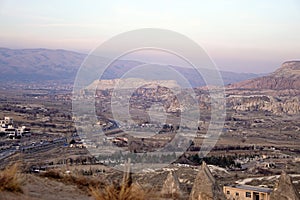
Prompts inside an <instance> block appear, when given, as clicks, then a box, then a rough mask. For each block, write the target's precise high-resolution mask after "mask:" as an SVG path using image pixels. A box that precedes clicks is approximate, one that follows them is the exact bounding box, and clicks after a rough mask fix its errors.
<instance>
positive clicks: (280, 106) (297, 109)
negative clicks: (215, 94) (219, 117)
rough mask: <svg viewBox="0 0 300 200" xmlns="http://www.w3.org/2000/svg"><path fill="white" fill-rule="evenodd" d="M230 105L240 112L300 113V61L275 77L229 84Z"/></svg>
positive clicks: (279, 70) (285, 64)
mask: <svg viewBox="0 0 300 200" xmlns="http://www.w3.org/2000/svg"><path fill="white" fill-rule="evenodd" d="M226 89H227V94H228V95H227V96H228V98H227V103H228V106H229V107H231V108H232V109H234V110H237V111H267V112H271V113H273V114H276V115H282V114H289V115H295V114H299V113H300V98H299V96H300V61H288V62H285V63H283V64H282V66H281V67H280V68H279V69H278V70H276V71H275V72H273V73H272V74H270V75H268V76H264V77H260V78H255V79H252V80H247V81H243V82H240V83H236V84H232V85H229V86H228V87H227V88H226Z"/></svg>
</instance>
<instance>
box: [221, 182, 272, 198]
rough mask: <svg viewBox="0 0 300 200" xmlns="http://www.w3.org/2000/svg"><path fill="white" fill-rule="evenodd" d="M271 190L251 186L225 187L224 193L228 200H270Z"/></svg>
mask: <svg viewBox="0 0 300 200" xmlns="http://www.w3.org/2000/svg"><path fill="white" fill-rule="evenodd" d="M272 191H273V190H272V189H271V188H264V187H256V186H250V185H233V186H224V187H223V192H224V194H225V196H226V199H228V200H270V194H271V192H272Z"/></svg>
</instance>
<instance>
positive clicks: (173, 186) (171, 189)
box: [161, 171, 181, 198]
mask: <svg viewBox="0 0 300 200" xmlns="http://www.w3.org/2000/svg"><path fill="white" fill-rule="evenodd" d="M161 194H162V196H163V197H170V198H175V197H179V196H180V195H181V191H180V186H179V180H178V177H177V176H176V174H175V173H174V172H173V171H170V172H169V174H168V176H167V179H166V180H165V182H164V184H163V187H162V190H161Z"/></svg>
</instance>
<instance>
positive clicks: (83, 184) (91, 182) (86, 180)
mask: <svg viewBox="0 0 300 200" xmlns="http://www.w3.org/2000/svg"><path fill="white" fill-rule="evenodd" d="M40 176H43V177H47V178H51V179H55V180H57V181H60V182H63V183H65V184H72V185H76V186H77V187H78V188H79V189H81V190H83V191H86V192H89V188H90V187H99V186H100V185H103V183H102V182H101V181H99V180H96V179H94V178H92V177H85V176H82V175H72V174H63V173H61V172H60V171H59V170H56V169H51V170H49V171H46V172H44V173H41V174H40Z"/></svg>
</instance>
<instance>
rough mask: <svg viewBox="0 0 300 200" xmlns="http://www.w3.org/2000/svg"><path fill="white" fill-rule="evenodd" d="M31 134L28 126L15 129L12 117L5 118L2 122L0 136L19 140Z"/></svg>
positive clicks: (0, 122) (0, 123) (0, 121)
mask: <svg viewBox="0 0 300 200" xmlns="http://www.w3.org/2000/svg"><path fill="white" fill-rule="evenodd" d="M30 134H31V133H30V128H27V127H26V126H21V127H14V120H13V118H11V117H4V119H1V120H0V136H6V137H8V138H11V139H17V138H21V137H22V136H25V135H26V136H29V135H30Z"/></svg>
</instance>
